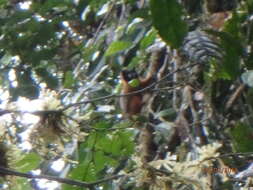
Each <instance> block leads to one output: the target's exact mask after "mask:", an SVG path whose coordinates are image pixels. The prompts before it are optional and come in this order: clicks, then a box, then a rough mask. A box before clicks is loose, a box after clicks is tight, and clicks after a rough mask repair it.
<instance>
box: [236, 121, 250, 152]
mask: <svg viewBox="0 0 253 190" xmlns="http://www.w3.org/2000/svg"><path fill="white" fill-rule="evenodd" d="M231 135H232V141H233V145H234V147H235V149H236V151H237V152H251V151H252V143H253V138H252V137H253V131H252V128H251V127H250V126H248V125H246V124H243V123H239V124H237V125H236V126H235V127H234V128H232V129H231Z"/></svg>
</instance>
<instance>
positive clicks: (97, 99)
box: [62, 63, 199, 111]
mask: <svg viewBox="0 0 253 190" xmlns="http://www.w3.org/2000/svg"><path fill="white" fill-rule="evenodd" d="M197 64H199V63H194V64H191V65H187V66H185V67H183V68H179V69H176V70H175V71H172V72H170V73H168V74H167V75H165V76H164V77H162V78H161V79H160V80H158V81H156V82H154V83H152V84H150V85H149V86H147V87H145V88H143V89H140V90H136V91H133V92H131V93H127V94H111V95H108V96H103V97H99V98H93V99H89V100H84V101H81V102H77V103H73V104H69V105H67V106H65V107H64V108H63V109H62V111H65V110H67V109H69V108H70V107H74V106H79V105H82V104H88V103H92V102H96V101H100V100H105V99H109V98H119V97H124V96H131V95H135V94H139V93H142V92H145V91H147V90H149V89H152V88H153V87H154V86H155V85H156V84H158V83H160V82H162V81H164V80H165V79H167V78H168V77H170V76H171V75H173V74H174V73H176V72H180V71H183V70H185V69H188V68H190V67H193V66H195V65H197Z"/></svg>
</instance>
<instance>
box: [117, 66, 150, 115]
mask: <svg viewBox="0 0 253 190" xmlns="http://www.w3.org/2000/svg"><path fill="white" fill-rule="evenodd" d="M121 81H122V90H121V94H129V93H133V92H135V91H138V90H141V89H144V88H146V87H147V86H149V85H151V84H152V83H153V82H154V81H155V80H154V77H153V76H147V78H145V79H141V78H140V77H139V75H138V73H137V72H136V71H135V70H123V71H121ZM149 95H150V92H148V91H144V92H140V93H137V94H133V95H126V96H122V97H120V108H121V110H122V112H123V116H124V117H125V118H129V117H130V116H132V115H136V114H139V113H140V112H141V110H142V107H143V105H144V104H145V103H146V99H147V96H149Z"/></svg>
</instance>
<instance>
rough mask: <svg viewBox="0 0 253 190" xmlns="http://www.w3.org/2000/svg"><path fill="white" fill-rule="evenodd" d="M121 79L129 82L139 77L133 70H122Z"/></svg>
mask: <svg viewBox="0 0 253 190" xmlns="http://www.w3.org/2000/svg"><path fill="white" fill-rule="evenodd" d="M121 77H122V79H123V80H125V81H127V82H129V81H131V80H133V79H138V78H139V75H138V73H137V72H136V71H135V70H134V69H132V70H126V69H124V70H122V71H121Z"/></svg>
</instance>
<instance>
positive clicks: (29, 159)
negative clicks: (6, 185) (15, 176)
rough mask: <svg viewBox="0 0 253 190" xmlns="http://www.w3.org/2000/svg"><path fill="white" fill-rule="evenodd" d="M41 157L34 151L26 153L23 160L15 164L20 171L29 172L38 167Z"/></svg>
mask: <svg viewBox="0 0 253 190" xmlns="http://www.w3.org/2000/svg"><path fill="white" fill-rule="evenodd" d="M40 161H41V157H40V156H39V155H38V154H35V153H34V152H32V153H29V154H26V155H25V156H24V158H23V159H22V160H20V161H19V162H17V163H16V164H15V167H16V168H17V169H18V171H20V172H28V171H31V170H34V169H36V168H37V167H38V165H39V163H40Z"/></svg>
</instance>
